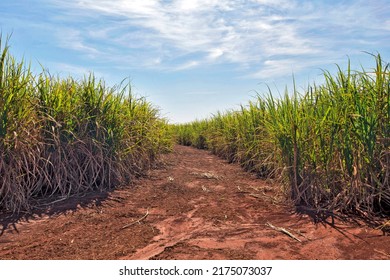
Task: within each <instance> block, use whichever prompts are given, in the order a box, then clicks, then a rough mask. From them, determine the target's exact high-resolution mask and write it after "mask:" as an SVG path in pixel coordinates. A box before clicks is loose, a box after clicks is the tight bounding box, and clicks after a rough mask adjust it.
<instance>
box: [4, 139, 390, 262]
mask: <svg viewBox="0 0 390 280" xmlns="http://www.w3.org/2000/svg"><path fill="white" fill-rule="evenodd" d="M275 189H277V188H274V187H272V185H270V184H268V183H266V182H265V181H262V180H260V179H257V178H256V177H255V175H254V174H249V173H246V172H244V171H242V170H241V169H240V167H239V166H237V165H234V164H228V163H227V162H226V161H224V160H221V159H219V158H217V157H215V156H213V155H211V154H210V153H209V152H207V151H201V150H196V149H193V148H189V147H182V146H177V147H175V150H174V152H173V153H171V154H168V155H165V156H164V157H163V163H162V164H160V165H159V167H158V168H157V169H155V170H152V171H150V172H149V174H148V176H147V177H145V178H141V179H139V180H137V182H134V184H133V185H132V186H127V187H122V188H119V189H117V190H115V191H113V192H109V193H94V194H90V195H88V196H85V197H83V198H77V199H76V198H71V199H69V200H66V201H59V202H57V203H55V204H53V206H52V207H50V208H49V209H46V210H44V211H41V213H39V212H36V213H35V214H34V215H30V216H25V218H23V219H21V220H20V219H19V220H12V219H7V218H6V216H4V215H3V216H1V217H0V218H1V224H0V229H1V226H3V233H2V235H1V236H0V259H390V242H389V241H390V237H389V236H382V232H381V231H379V230H374V229H370V228H368V227H365V226H358V225H356V224H351V223H344V222H341V221H339V220H338V219H336V220H335V226H334V227H332V226H331V225H329V224H326V223H322V224H321V223H319V224H314V223H313V222H312V221H311V220H310V218H309V217H306V216H302V215H297V214H294V213H292V211H291V209H289V208H288V207H286V206H283V204H281V203H278V201H277V200H275V199H274V198H273V197H274V196H275V195H277V193H275ZM329 221H330V220H329ZM282 228H283V229H284V230H285V232H283V229H282ZM288 233H289V234H291V235H288ZM295 238H296V239H295ZM297 239H298V240H299V241H298V240H297Z"/></svg>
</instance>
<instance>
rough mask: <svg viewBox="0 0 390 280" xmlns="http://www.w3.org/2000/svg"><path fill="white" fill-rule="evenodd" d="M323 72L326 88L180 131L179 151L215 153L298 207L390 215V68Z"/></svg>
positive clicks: (270, 99) (268, 98) (263, 101)
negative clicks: (276, 183)
mask: <svg viewBox="0 0 390 280" xmlns="http://www.w3.org/2000/svg"><path fill="white" fill-rule="evenodd" d="M375 60H376V68H375V69H374V70H373V71H369V72H367V71H365V70H364V69H363V70H361V71H352V70H351V69H350V67H348V69H347V70H346V71H342V70H341V69H340V68H339V71H338V73H337V74H336V75H334V76H332V75H331V74H330V73H329V72H324V76H325V83H324V84H323V85H320V86H317V85H313V86H310V87H309V88H308V89H307V91H306V92H304V93H299V92H297V91H296V90H295V91H294V93H293V94H292V95H289V94H288V93H287V92H286V93H285V95H284V97H282V98H275V97H274V96H273V95H272V93H271V92H269V93H268V94H267V95H265V96H264V97H262V96H258V97H257V99H256V100H254V101H251V102H249V105H248V106H245V107H244V106H242V107H241V110H238V111H228V112H226V113H218V114H216V115H214V116H213V117H211V118H209V119H206V120H202V121H195V122H192V123H188V124H182V125H176V126H175V131H176V135H177V141H178V142H179V143H180V144H184V145H192V146H194V147H197V148H202V149H209V150H211V151H212V152H213V153H215V154H217V155H219V156H221V157H223V158H225V159H228V160H229V161H231V162H238V163H240V164H241V165H242V166H243V167H244V168H245V169H247V170H250V171H253V172H256V173H257V174H259V175H260V176H263V177H271V178H274V179H279V180H281V181H282V182H284V184H283V185H284V186H285V187H286V190H288V194H289V195H290V197H291V199H292V200H293V201H294V202H295V204H296V205H306V206H310V207H314V208H316V209H331V210H339V211H347V212H351V211H353V212H358V213H360V214H363V215H365V216H367V215H378V214H385V215H388V214H389V212H390V69H389V64H386V63H384V62H383V60H382V59H381V57H380V55H378V56H376V57H375Z"/></svg>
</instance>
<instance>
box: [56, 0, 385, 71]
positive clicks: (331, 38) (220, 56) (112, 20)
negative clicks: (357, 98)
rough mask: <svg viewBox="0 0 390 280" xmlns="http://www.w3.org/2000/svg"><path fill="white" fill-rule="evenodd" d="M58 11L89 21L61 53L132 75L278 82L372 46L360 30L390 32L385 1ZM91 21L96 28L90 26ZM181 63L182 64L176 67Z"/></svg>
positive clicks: (123, 2) (116, 5)
mask: <svg viewBox="0 0 390 280" xmlns="http://www.w3.org/2000/svg"><path fill="white" fill-rule="evenodd" d="M56 3H57V5H59V6H61V7H62V8H63V9H64V10H66V11H68V13H69V14H72V11H74V14H77V16H80V13H81V14H84V15H85V22H83V24H82V25H80V26H79V28H80V29H81V30H79V29H76V27H75V28H73V29H72V30H70V27H67V29H66V33H67V35H66V37H67V38H69V39H70V40H68V39H61V40H60V43H61V44H62V45H63V46H64V47H67V48H70V49H73V50H77V51H80V52H84V53H86V54H88V55H91V56H95V57H96V59H101V60H102V59H104V60H108V61H112V62H114V63H118V64H119V63H122V64H123V63H128V65H129V67H131V65H135V66H136V67H148V68H157V69H168V70H169V69H170V70H174V71H175V70H176V71H177V70H185V69H189V68H193V67H201V66H202V65H205V64H210V63H225V62H227V63H235V64H237V66H239V67H242V68H243V69H246V68H248V67H253V66H262V67H264V68H263V69H262V70H259V71H258V73H257V76H258V75H265V76H267V75H268V76H269V75H277V74H278V73H281V72H285V71H286V70H285V71H283V69H284V68H283V69H282V67H287V68H289V69H288V71H289V72H290V71H291V67H288V66H289V65H295V66H294V67H295V69H297V70H299V69H303V68H302V67H299V66H298V64H299V63H301V64H302V65H307V66H308V65H309V64H307V63H302V58H304V57H309V58H312V57H316V59H315V61H316V62H318V63H320V62H321V59H323V60H324V61H325V60H326V59H325V57H326V56H328V57H335V56H336V54H338V55H346V54H349V52H350V51H351V49H354V48H358V47H359V46H354V45H353V44H356V43H359V44H362V45H364V44H365V43H366V44H367V45H369V44H370V43H371V44H372V38H371V37H370V36H372V35H370V34H368V35H365V33H364V32H362V30H369V31H370V32H371V34H377V35H378V34H379V36H380V35H381V34H382V35H383V34H388V33H385V32H388V30H389V29H388V25H386V24H383V18H384V17H387V18H385V21H384V22H386V21H387V22H388V21H389V19H388V18H389V17H388V13H386V12H389V8H383V7H382V9H378V8H377V7H379V6H380V5H383V4H384V3H381V1H378V3H376V2H375V3H374V2H370V3H371V4H367V3H368V2H363V1H343V2H333V4H332V2H328V1H316V2H313V1H298V0H248V1H234V0H218V1H217V0H199V1H196V0H189V1H179V0H172V1H162V0H161V1H159V0H151V1H144V0H132V1H127V0H117V1H113V0H83V1H78V0H77V1H76V0H72V1H68V2H65V3H64V2H63V1H59V0H57V2H56ZM373 3H374V4H373ZM363 4H364V5H363ZM376 5H378V6H376ZM383 10H385V11H383ZM375 16H376V17H375ZM91 17H92V18H94V20H91V21H89V20H88V19H89V18H91ZM105 17H107V18H108V20H107V21H105ZM70 20H71V19H70ZM100 20H101V21H100ZM357 36H360V38H359V41H356V37H357ZM349 37H351V38H349ZM352 37H353V38H352ZM385 39H386V38H384V39H383V40H385ZM387 39H388V35H387ZM95 41H97V42H95ZM102 42H103V44H101V43H102ZM359 51H361V49H359ZM340 52H341V53H340ZM178 57H180V58H181V59H183V58H185V61H182V60H180V61H182V62H181V63H179V66H177V65H178V63H177V58H178ZM310 65H312V64H310ZM279 71H280V72H279Z"/></svg>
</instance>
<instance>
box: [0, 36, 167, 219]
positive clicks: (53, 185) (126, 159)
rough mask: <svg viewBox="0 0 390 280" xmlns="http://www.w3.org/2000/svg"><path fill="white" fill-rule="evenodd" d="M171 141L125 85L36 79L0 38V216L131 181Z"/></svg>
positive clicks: (146, 104)
mask: <svg viewBox="0 0 390 280" xmlns="http://www.w3.org/2000/svg"><path fill="white" fill-rule="evenodd" d="M171 144H172V140H171V136H170V134H169V126H168V123H167V121H166V120H164V119H163V118H161V117H160V115H159V111H158V110H157V109H156V108H155V107H154V106H152V105H151V104H150V103H149V102H147V101H146V100H145V99H144V98H137V97H136V96H135V95H134V94H132V93H131V88H130V86H129V85H127V84H125V83H122V84H121V85H118V86H114V87H109V86H106V85H105V83H104V81H103V80H100V79H97V78H96V77H95V76H94V75H93V74H90V75H89V76H86V77H85V78H83V79H80V80H76V79H74V78H72V77H68V78H61V77H58V76H52V75H50V73H49V72H48V71H44V70H43V71H42V72H41V73H39V74H34V73H32V71H31V70H30V67H29V65H27V64H26V63H25V62H24V61H21V62H18V61H16V60H15V58H14V57H13V56H12V55H10V53H9V45H8V39H7V40H5V42H4V40H3V42H2V39H1V37H0V211H10V212H19V211H21V210H23V211H29V210H31V209H32V208H34V207H36V206H37V205H38V204H39V203H40V201H42V199H45V198H50V197H58V196H60V197H68V196H71V195H75V194H80V193H85V192H88V191H93V190H105V189H110V188H113V187H115V186H118V185H121V184H127V183H129V182H130V181H131V180H132V179H133V178H134V177H136V176H138V175H140V174H142V173H143V172H144V171H145V170H147V169H149V168H150V167H151V166H152V164H153V162H154V161H155V160H156V158H157V157H158V155H159V154H160V153H163V152H166V151H169V149H170V148H171Z"/></svg>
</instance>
